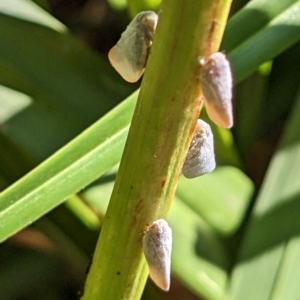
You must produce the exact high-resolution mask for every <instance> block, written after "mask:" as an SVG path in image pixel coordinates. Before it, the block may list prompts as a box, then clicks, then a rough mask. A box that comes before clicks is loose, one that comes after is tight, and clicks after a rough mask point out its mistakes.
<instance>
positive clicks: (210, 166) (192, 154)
mask: <svg viewBox="0 0 300 300" xmlns="http://www.w3.org/2000/svg"><path fill="white" fill-rule="evenodd" d="M215 167H216V160H215V153H214V136H213V133H212V131H211V128H210V126H209V125H208V124H207V123H206V122H204V121H202V120H200V119H198V121H197V124H196V128H195V131H194V135H193V139H192V142H191V145H190V148H189V151H188V154H187V156H186V159H185V162H184V164H183V167H182V174H183V175H184V176H185V177H186V178H194V177H198V176H201V175H204V174H206V173H210V172H212V171H213V170H214V169H215Z"/></svg>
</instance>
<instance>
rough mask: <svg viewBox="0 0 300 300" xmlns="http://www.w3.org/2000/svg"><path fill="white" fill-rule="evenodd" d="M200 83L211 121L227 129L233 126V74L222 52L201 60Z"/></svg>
mask: <svg viewBox="0 0 300 300" xmlns="http://www.w3.org/2000/svg"><path fill="white" fill-rule="evenodd" d="M200 64H201V65H202V68H201V74H200V83H201V88H202V92H203V96H204V98H205V107H206V110H207V114H208V116H209V117H210V119H211V120H212V121H213V122H215V123H216V124H217V125H220V126H222V127H225V128H230V127H232V126H233V115H232V73H231V69H230V65H229V61H228V60H227V58H226V56H225V55H224V54H223V53H221V52H216V53H214V54H212V55H211V56H209V57H208V59H207V60H204V59H201V60H200Z"/></svg>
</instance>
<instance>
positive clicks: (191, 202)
mask: <svg viewBox="0 0 300 300" xmlns="http://www.w3.org/2000/svg"><path fill="white" fill-rule="evenodd" d="M252 193H253V184H252V182H251V181H250V179H249V178H248V177H247V176H246V175H245V174H244V173H243V172H241V171H240V170H239V169H237V168H233V167H219V168H217V169H216V170H215V171H213V172H212V173H210V174H206V175H205V176H201V177H198V178H195V179H193V180H189V179H186V178H184V177H182V178H181V179H180V181H179V184H178V188H177V194H176V195H177V197H178V198H180V199H181V201H183V202H184V203H185V204H187V205H188V206H189V207H190V208H191V209H192V210H193V211H194V212H196V213H197V214H198V215H199V216H201V217H202V218H203V219H204V220H205V221H206V222H207V223H208V224H209V225H210V226H212V227H213V228H214V229H215V230H216V231H217V232H219V233H221V234H223V235H231V234H233V233H234V232H235V231H236V230H237V228H238V227H239V225H240V223H241V221H242V220H243V218H244V215H245V211H246V209H247V207H248V204H249V200H250V199H251V197H252Z"/></svg>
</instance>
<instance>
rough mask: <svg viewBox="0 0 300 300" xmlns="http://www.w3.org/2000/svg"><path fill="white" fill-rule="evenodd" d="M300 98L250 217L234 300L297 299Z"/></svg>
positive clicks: (233, 281) (236, 270)
mask: <svg viewBox="0 0 300 300" xmlns="http://www.w3.org/2000/svg"><path fill="white" fill-rule="evenodd" d="M299 126H300V95H298V99H297V105H296V106H295V107H294V109H293V114H292V116H291V119H290V121H289V123H288V125H287V128H286V132H285V135H284V138H283V141H282V143H281V145H280V147H279V149H278V150H277V152H276V154H275V156H274V158H273V160H272V163H271V165H270V168H269V169H268V173H267V176H266V179H265V180H264V184H263V187H262V190H261V191H260V194H259V196H258V199H257V205H256V206H255V208H254V211H253V212H252V215H251V219H250V222H249V225H248V228H247V230H246V232H245V235H244V241H243V244H242V248H241V250H240V255H239V258H238V261H237V264H236V266H235V267H234V270H233V274H232V279H231V285H230V290H231V295H232V296H231V299H233V300H235V299H237V300H238V299H239V300H240V299H245V300H248V299H249V300H252V299H291V300H292V299H295V300H296V299H298V297H299V292H300V289H299V285H296V284H295V281H294V280H291V281H288V280H287V279H288V278H295V277H296V278H298V279H299V276H300V273H299V271H298V270H299V268H297V269H296V268H294V267H290V266H291V265H292V264H294V265H299V263H300V261H299V257H296V253H298V252H299V251H300V248H299V238H298V235H299V232H300V223H299V212H300V185H299V181H298V180H297V178H298V174H299V165H300V137H299Z"/></svg>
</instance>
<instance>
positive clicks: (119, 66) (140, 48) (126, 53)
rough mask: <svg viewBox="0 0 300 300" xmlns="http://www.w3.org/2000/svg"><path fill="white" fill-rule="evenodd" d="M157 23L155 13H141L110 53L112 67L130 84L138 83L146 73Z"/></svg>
mask: <svg viewBox="0 0 300 300" xmlns="http://www.w3.org/2000/svg"><path fill="white" fill-rule="evenodd" d="M157 21H158V16H157V14H156V13H155V12H152V11H144V12H140V13H139V14H138V15H136V16H135V18H134V19H133V20H132V21H131V23H130V24H129V25H128V26H127V28H126V30H125V31H124V32H123V33H122V35H121V38H120V40H119V41H118V43H117V44H116V45H115V46H114V47H113V48H111V49H110V51H109V53H108V58H109V61H110V63H111V64H112V66H113V67H114V68H115V69H116V71H117V72H118V73H119V74H120V75H121V76H122V77H123V78H124V79H125V80H126V81H128V82H136V81H138V80H139V79H140V78H141V76H142V75H143V73H144V70H145V66H146V63H147V59H148V56H149V53H150V48H151V45H152V41H153V35H154V32H155V29H156V25H157Z"/></svg>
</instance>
